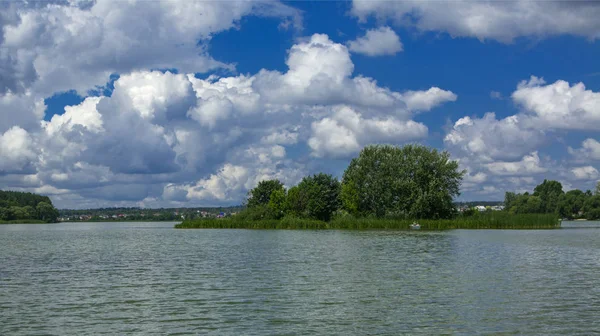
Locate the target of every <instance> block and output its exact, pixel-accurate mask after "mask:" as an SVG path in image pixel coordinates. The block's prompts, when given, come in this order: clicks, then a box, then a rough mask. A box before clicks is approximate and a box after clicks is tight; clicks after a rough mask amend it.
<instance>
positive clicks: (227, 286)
mask: <svg viewBox="0 0 600 336" xmlns="http://www.w3.org/2000/svg"><path fill="white" fill-rule="evenodd" d="M563 226H564V227H568V228H566V229H561V230H548V231H527V230H525V231H524V230H515V231H510V230H455V231H445V232H414V231H408V232H406V231H404V232H402V231H251V230H174V229H172V227H173V223H62V224H56V225H31V224H29V225H0V255H1V256H2V262H1V263H0V312H1V314H0V334H1V335H32V334H54V335H65V334H76V335H86V334H87V335H98V334H111V335H114V334H137V335H152V334H155V335H167V334H171V335H175V334H203V335H204V334H209V335H368V334H378V335H397V334H402V333H406V334H469V335H470V334H527V335H534V334H538V335H558V334H569V335H573V334H581V335H590V334H593V333H597V332H598V331H599V330H600V318H598V317H599V316H600V223H595V224H594V223H591V222H571V223H563Z"/></svg>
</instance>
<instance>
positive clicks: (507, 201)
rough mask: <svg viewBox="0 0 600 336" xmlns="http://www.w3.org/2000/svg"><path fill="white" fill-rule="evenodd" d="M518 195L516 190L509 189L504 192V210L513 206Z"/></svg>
mask: <svg viewBox="0 0 600 336" xmlns="http://www.w3.org/2000/svg"><path fill="white" fill-rule="evenodd" d="M517 197H518V195H517V194H515V193H514V192H509V191H507V192H506V193H505V194H504V210H506V211H508V210H510V207H511V206H512V204H513V202H514V201H515V200H516V199H517Z"/></svg>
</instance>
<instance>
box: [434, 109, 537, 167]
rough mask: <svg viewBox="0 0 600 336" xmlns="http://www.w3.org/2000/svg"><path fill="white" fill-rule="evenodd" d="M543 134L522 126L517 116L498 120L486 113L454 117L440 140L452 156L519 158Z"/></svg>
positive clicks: (489, 158) (534, 145)
mask: <svg viewBox="0 0 600 336" xmlns="http://www.w3.org/2000/svg"><path fill="white" fill-rule="evenodd" d="M544 137H545V134H544V131H542V130H536V129H534V128H530V127H527V126H525V125H523V122H522V121H521V117H520V116H517V115H515V116H510V117H507V118H504V119H500V120H498V119H496V115H495V114H494V113H492V112H490V113H486V114H485V115H484V116H483V117H482V118H471V117H468V116H467V117H463V118H461V119H459V120H457V121H456V123H455V124H454V126H453V128H452V129H451V130H450V131H449V132H448V134H446V136H445V138H444V143H445V145H446V147H447V148H449V149H450V150H451V151H452V152H453V153H454V154H455V155H458V156H460V157H463V156H471V157H476V158H477V159H478V160H479V161H481V162H489V161H494V160H514V159H517V158H520V157H522V156H523V155H524V154H526V153H529V152H530V151H532V150H533V149H535V148H537V147H538V146H539V145H540V144H542V143H543V141H544Z"/></svg>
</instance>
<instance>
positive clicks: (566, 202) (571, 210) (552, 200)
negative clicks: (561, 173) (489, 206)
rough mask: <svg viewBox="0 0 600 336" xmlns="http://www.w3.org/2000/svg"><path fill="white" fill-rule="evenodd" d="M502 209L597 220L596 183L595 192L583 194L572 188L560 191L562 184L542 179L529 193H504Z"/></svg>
mask: <svg viewBox="0 0 600 336" xmlns="http://www.w3.org/2000/svg"><path fill="white" fill-rule="evenodd" d="M504 206H505V210H506V211H508V212H510V213H513V214H536V213H537V214H543V213H549V214H557V215H558V216H560V217H561V218H567V219H588V220H598V219H600V182H599V183H598V184H597V185H596V190H595V191H594V192H592V191H591V190H587V191H585V192H583V191H581V190H579V189H574V190H569V191H567V192H564V191H563V188H562V184H561V183H560V182H558V181H554V180H544V182H542V183H541V184H540V185H538V186H537V187H535V189H534V190H533V193H531V194H530V193H529V192H525V193H523V194H517V193H514V192H507V193H506V195H505V197H504Z"/></svg>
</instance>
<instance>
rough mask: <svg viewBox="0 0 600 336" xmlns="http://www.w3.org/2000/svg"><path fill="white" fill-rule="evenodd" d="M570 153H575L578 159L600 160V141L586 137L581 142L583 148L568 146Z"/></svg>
mask: <svg viewBox="0 0 600 336" xmlns="http://www.w3.org/2000/svg"><path fill="white" fill-rule="evenodd" d="M568 151H569V154H571V155H573V156H574V157H575V159H578V160H586V159H590V160H600V142H598V141H596V140H594V139H591V138H590V139H585V140H584V141H583V142H582V143H581V148H579V149H573V148H572V147H569V148H568Z"/></svg>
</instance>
